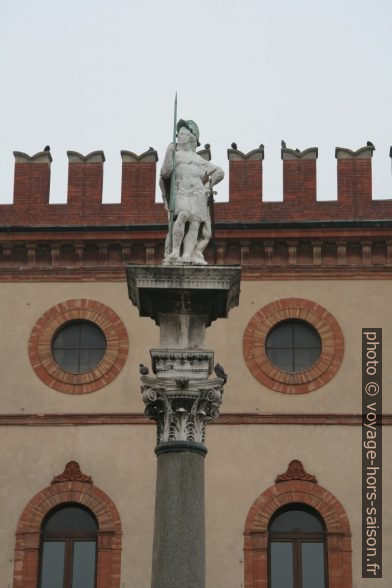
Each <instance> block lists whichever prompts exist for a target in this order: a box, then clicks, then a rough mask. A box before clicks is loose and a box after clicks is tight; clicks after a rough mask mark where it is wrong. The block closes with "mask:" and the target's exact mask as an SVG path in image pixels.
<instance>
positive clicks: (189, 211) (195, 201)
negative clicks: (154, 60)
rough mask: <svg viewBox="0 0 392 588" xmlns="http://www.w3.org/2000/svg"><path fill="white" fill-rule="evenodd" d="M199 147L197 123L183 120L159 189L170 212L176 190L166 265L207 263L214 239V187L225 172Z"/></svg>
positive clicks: (169, 153) (179, 125) (170, 147)
mask: <svg viewBox="0 0 392 588" xmlns="http://www.w3.org/2000/svg"><path fill="white" fill-rule="evenodd" d="M198 145H200V143H199V129H198V127H197V125H196V123H195V122H194V121H192V120H188V121H185V120H182V119H181V120H180V121H179V122H178V124H177V143H176V144H174V143H170V145H169V146H168V148H167V150H166V155H165V159H164V162H163V165H162V169H161V180H160V186H161V189H162V195H163V198H164V201H165V206H166V208H167V210H169V201H170V190H171V189H172V190H173V189H174V207H173V208H174V210H173V209H172V219H173V225H172V227H169V235H168V237H167V239H166V245H165V258H164V260H163V264H165V265H171V264H197V265H206V264H207V262H206V261H205V259H204V256H203V251H204V249H205V248H206V247H207V245H208V242H209V240H210V238H211V216H210V211H209V204H210V198H211V196H212V186H214V185H215V184H217V183H218V182H220V181H221V180H222V179H223V176H224V173H223V170H222V169H221V168H220V167H218V166H216V165H212V164H211V163H210V162H209V161H206V160H205V159H203V158H202V157H201V156H200V155H198V154H197V153H196V147H197V146H198ZM173 170H174V174H175V176H174V182H173V181H172V182H171V179H172V174H173ZM170 229H171V233H172V234H171V235H170Z"/></svg>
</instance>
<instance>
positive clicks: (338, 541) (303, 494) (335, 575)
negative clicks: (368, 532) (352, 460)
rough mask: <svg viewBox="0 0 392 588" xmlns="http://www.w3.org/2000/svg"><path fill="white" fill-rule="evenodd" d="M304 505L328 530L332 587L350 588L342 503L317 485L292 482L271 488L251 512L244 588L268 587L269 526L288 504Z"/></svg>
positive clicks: (246, 534)
mask: <svg viewBox="0 0 392 588" xmlns="http://www.w3.org/2000/svg"><path fill="white" fill-rule="evenodd" d="M294 503H297V504H298V503H299V504H305V505H308V506H310V507H311V508H314V509H315V510H317V512H318V513H319V514H320V515H321V517H322V518H323V520H324V523H325V527H326V549H327V562H328V563H327V566H328V586H329V588H351V586H352V569H351V530H350V523H349V520H348V517H347V514H346V512H345V510H344V508H343V506H342V505H341V503H340V502H339V501H338V500H337V499H336V498H335V496H333V495H332V494H331V493H330V492H328V490H326V489H325V488H322V487H321V486H319V485H318V484H316V483H314V482H305V481H302V480H292V481H287V482H280V483H279V484H275V485H274V486H272V487H270V488H268V490H266V491H265V492H263V493H262V494H261V495H260V496H259V497H258V498H257V499H256V500H255V502H254V503H253V505H252V507H251V508H250V510H249V513H248V516H247V519H246V524H245V530H244V556H245V557H244V566H245V568H244V573H245V583H244V588H256V587H257V588H267V586H269V584H268V524H269V521H270V520H271V517H272V516H273V514H274V513H275V512H276V511H277V510H278V509H279V508H281V507H282V506H285V505H288V504H294Z"/></svg>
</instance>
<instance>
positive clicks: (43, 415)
mask: <svg viewBox="0 0 392 588" xmlns="http://www.w3.org/2000/svg"><path fill="white" fill-rule="evenodd" d="M372 152H373V149H372V148H371V147H364V148H362V149H359V150H358V151H356V152H353V151H351V150H349V149H337V150H336V158H337V183H338V199H337V201H322V202H321V201H317V200H316V163H317V149H315V148H312V149H307V150H305V151H303V152H300V153H298V152H295V151H292V150H290V149H283V150H282V160H283V186H284V199H283V202H264V201H263V200H262V171H263V158H264V153H263V150H261V149H256V150H253V151H251V152H250V153H248V154H244V153H241V152H240V151H237V150H233V149H230V150H229V151H228V156H229V160H230V163H229V165H230V172H229V173H230V180H229V184H230V188H229V201H228V202H225V203H217V204H216V205H215V212H214V215H215V239H214V243H211V244H210V245H209V247H208V249H207V250H206V258H207V260H208V262H209V263H210V264H217V265H223V264H227V265H241V267H242V282H241V297H240V306H239V307H238V308H236V309H234V310H233V311H232V312H231V314H230V317H229V319H228V320H221V321H217V322H216V323H213V324H212V326H211V327H210V328H209V329H208V331H207V347H208V348H209V349H213V350H214V352H215V361H217V362H219V363H220V364H221V365H223V366H224V368H225V370H226V372H227V373H228V374H229V379H228V382H227V384H226V386H225V393H224V402H223V405H222V407H221V415H220V417H219V419H218V420H217V421H215V422H212V423H211V425H209V426H208V428H207V439H206V443H207V447H208V455H207V456H206V462H205V466H206V528H207V537H206V542H207V586H208V587H209V588H226V587H233V588H240V587H243V588H256V587H257V588H259V587H260V588H261V587H265V588H267V587H270V588H275V587H276V588H280V587H286V586H291V585H292V586H294V587H295V588H300V587H303V588H306V587H308V588H318V587H319V586H320V588H322V587H323V586H325V587H329V588H349V587H352V586H353V587H355V588H360V587H369V586H371V585H372V581H373V580H371V579H362V553H361V532H362V521H361V514H362V481H361V480H362V478H361V464H362V428H361V424H362V392H361V375H362V367H361V345H362V342H361V331H362V328H369V329H374V328H382V337H383V349H384V355H383V357H384V363H383V385H384V390H385V392H386V393H385V394H384V406H383V412H384V414H383V417H382V425H383V426H382V429H383V446H384V464H385V467H384V471H383V492H384V496H387V495H388V492H389V491H390V490H391V482H392V479H391V471H390V468H388V467H387V464H388V454H387V452H388V449H389V448H390V447H391V441H392V436H391V427H390V425H391V424H392V406H391V401H390V398H389V397H388V394H387V390H388V384H389V383H390V382H391V377H392V372H391V367H390V364H389V362H388V361H387V360H388V354H389V349H392V326H391V322H392V321H391V310H390V297H391V276H392V273H391V269H392V200H380V201H377V200H373V199H372V181H371V157H372ZM121 155H122V160H123V171H122V199H121V203H120V204H102V203H101V197H102V179H103V165H104V155H103V152H94V153H92V154H90V155H88V156H86V157H84V156H82V155H80V154H78V153H75V152H69V153H68V156H69V177H68V202H67V204H49V190H50V162H51V156H50V153H49V152H44V153H39V154H37V155H35V156H33V157H29V156H27V155H26V154H23V153H20V152H17V153H15V160H16V163H15V185H14V202H13V204H10V205H1V207H0V276H1V301H2V304H1V306H0V324H1V332H2V353H1V356H0V362H1V373H2V384H1V398H2V403H1V411H0V444H1V445H0V446H1V448H2V451H1V461H2V464H1V470H0V471H1V485H0V505H1V513H2V524H1V526H0V542H1V545H2V549H1V552H0V585H1V586H5V587H9V588H11V587H13V588H38V587H39V586H40V587H41V588H46V587H49V586H50V587H51V588H56V587H57V585H58V586H61V587H63V586H67V587H68V586H73V588H77V587H78V586H80V587H83V588H86V587H87V586H90V585H91V586H96V587H97V588H129V587H135V588H147V587H148V586H149V585H150V573H151V571H150V570H151V555H152V538H153V523H154V521H153V518H154V498H155V473H156V463H155V462H156V458H155V455H154V447H155V441H156V433H155V425H154V423H152V422H151V421H149V420H148V418H146V417H145V416H144V414H143V403H142V398H141V394H140V374H139V364H140V363H143V364H145V365H150V360H149V350H150V349H151V348H154V347H156V346H157V339H158V336H159V332H158V327H157V326H156V325H154V323H153V322H152V321H151V320H150V319H148V318H140V317H139V316H138V313H137V309H136V308H135V307H133V306H132V304H131V303H130V301H129V299H128V293H127V287H126V277H125V270H124V267H125V265H127V264H129V263H132V264H159V263H160V261H161V259H162V257H163V247H164V239H165V235H166V225H167V214H166V212H165V211H164V208H163V205H161V204H157V203H155V180H156V162H157V154H156V152H155V151H153V150H149V151H147V152H146V153H144V154H142V155H141V156H137V155H135V154H134V153H132V152H129V151H122V152H121ZM203 156H205V157H207V158H208V157H209V153H208V152H205V151H204V152H203ZM375 196H376V195H375ZM75 341H76V343H75ZM150 369H151V368H150ZM385 505H387V502H386V501H385ZM67 509H68V510H67ZM296 517H297V518H296ZM64 520H67V521H71V520H72V521H73V522H72V529H71V531H70V529H69V528H66V527H67V525H66V524H65V523H64ZM298 521H299V522H298ZM64 525H65V526H64ZM68 526H69V525H68ZM391 548H392V520H391V515H390V513H389V512H388V509H387V506H385V508H384V516H383V553H384V562H383V578H382V579H378V580H377V581H376V580H374V582H377V586H380V587H381V586H383V587H385V588H386V587H387V586H389V585H390V582H391V578H392V565H391V562H390V561H389V559H388V553H389V551H390V550H391ZM86 562H87V563H86ZM88 562H90V564H91V565H90V564H88ZM89 565H90V568H89ZM282 569H283V570H285V571H283V572H282ZM285 574H286V575H285ZM56 582H57V583H56ZM91 582H92V584H91ZM290 582H291V584H290Z"/></svg>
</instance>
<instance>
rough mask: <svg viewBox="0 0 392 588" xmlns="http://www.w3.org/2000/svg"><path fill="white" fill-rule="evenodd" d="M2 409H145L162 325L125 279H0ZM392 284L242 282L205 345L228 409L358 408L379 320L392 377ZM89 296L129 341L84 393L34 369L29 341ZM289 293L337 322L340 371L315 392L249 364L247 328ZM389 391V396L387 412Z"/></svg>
mask: <svg viewBox="0 0 392 588" xmlns="http://www.w3.org/2000/svg"><path fill="white" fill-rule="evenodd" d="M0 292H1V294H0V295H1V305H0V324H1V333H2V337H1V341H0V345H1V353H0V370H1V374H2V384H1V399H2V405H1V412H3V413H7V412H10V413H14V412H25V413H29V412H32V413H36V412H38V413H42V412H101V411H107V412H120V411H125V412H140V411H141V410H142V403H141V399H140V387H139V373H138V365H139V363H141V362H142V363H145V364H149V349H150V348H152V347H156V346H157V345H158V337H159V335H158V328H157V327H156V326H155V324H154V323H153V321H151V320H150V319H148V318H140V317H139V316H138V313H137V310H136V308H135V307H133V306H132V304H131V303H130V301H129V300H128V294H127V288H126V285H125V283H81V282H78V283H26V284H23V283H18V284H12V283H5V284H2V285H1V290H0ZM391 294H392V284H391V282H390V281H387V280H379V281H364V280H346V281H345V280H336V281H333V280H327V281H321V280H319V281H299V280H296V281H269V282H267V281H260V282H251V281H248V282H246V281H244V282H242V285H241V297H240V306H239V308H236V309H233V310H232V311H231V313H230V318H229V320H220V321H217V322H215V323H213V325H212V327H210V328H209V329H208V331H207V337H206V345H205V346H206V347H208V348H211V349H214V350H215V359H216V361H219V362H220V363H221V364H222V365H223V366H224V367H225V368H226V370H227V371H228V373H229V381H228V384H227V386H226V391H225V401H224V406H223V410H224V411H225V412H254V411H258V412H288V413H291V412H309V413H319V412H332V413H337V412H343V413H345V412H355V413H358V412H360V411H361V328H362V327H382V328H383V345H384V365H383V372H384V373H383V375H384V387H386V386H387V385H388V383H390V382H391V380H392V367H391V364H390V363H389V362H387V361H386V360H387V358H388V350H390V349H392V320H391V319H392V312H391V304H390V300H391ZM79 297H81V298H91V299H93V300H98V301H100V302H103V303H104V304H106V305H108V306H109V307H111V308H112V309H113V310H114V311H115V312H117V314H119V316H120V317H121V319H122V320H123V322H124V323H125V325H126V327H127V330H128V335H129V342H130V350H129V356H128V360H127V362H126V364H125V366H124V368H123V370H122V372H121V373H120V375H119V376H118V377H117V378H116V379H115V380H114V381H113V382H112V383H111V384H109V385H108V386H106V387H105V388H103V389H101V390H98V391H96V392H93V393H91V394H87V395H82V396H79V395H77V396H73V395H67V394H63V393H61V392H56V391H55V390H52V389H50V388H48V387H47V386H45V385H44V384H43V383H42V382H41V381H40V380H39V379H38V378H37V376H36V375H35V373H34V372H33V370H32V368H31V365H30V362H29V359H28V355H27V345H28V340H29V337H30V333H31V330H32V328H33V325H34V324H35V322H36V321H37V320H38V318H39V317H40V316H41V315H42V314H43V313H44V312H45V311H46V310H48V308H50V307H51V306H53V305H54V304H57V303H58V302H61V301H63V300H67V299H70V298H79ZM287 297H300V298H307V299H309V300H313V301H316V302H318V303H319V304H321V305H322V306H324V307H325V308H326V309H327V310H328V311H329V312H331V313H332V314H333V315H334V317H335V318H336V319H337V321H338V322H339V324H340V326H341V329H342V331H343V334H344V340H345V355H344V358H343V364H342V366H341V368H340V370H339V371H338V373H337V374H336V376H335V377H334V378H333V379H332V380H331V381H330V382H329V383H328V384H327V385H326V386H324V387H322V388H320V389H319V390H316V391H314V392H312V393H310V394H305V395H286V394H280V393H278V392H274V391H272V390H269V389H268V388H266V387H264V386H263V385H262V384H260V383H259V382H258V381H257V380H256V379H255V378H254V377H253V376H252V374H251V373H250V372H249V370H248V369H247V366H246V365H245V362H244V359H243V352H242V338H243V333H244V330H245V328H246V325H247V323H248V321H249V319H250V318H251V317H252V316H253V314H255V313H256V312H257V311H258V310H259V309H260V308H262V307H263V306H265V305H266V304H269V303H270V302H273V301H275V300H278V299H280V298H287ZM391 410H392V398H391V397H390V395H384V411H385V412H391Z"/></svg>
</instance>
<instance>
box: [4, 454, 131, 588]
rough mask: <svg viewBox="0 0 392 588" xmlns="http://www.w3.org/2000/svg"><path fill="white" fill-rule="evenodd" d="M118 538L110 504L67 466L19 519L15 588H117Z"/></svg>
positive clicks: (116, 515) (117, 523) (89, 481)
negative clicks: (70, 587)
mask: <svg viewBox="0 0 392 588" xmlns="http://www.w3.org/2000/svg"><path fill="white" fill-rule="evenodd" d="M121 534H122V533H121V520H120V514H119V512H118V510H117V508H116V506H115V505H114V503H113V502H112V501H111V500H110V498H109V496H107V494H105V492H103V491H102V490H101V489H100V488H97V487H96V486H94V484H93V481H92V479H91V477H90V476H87V475H86V474H84V473H83V472H81V471H80V467H79V464H78V463H77V462H76V461H70V462H68V463H67V465H66V466H65V469H64V471H63V473H62V474H59V475H58V476H54V478H53V480H52V483H51V484H50V486H48V487H47V488H43V490H41V491H40V492H38V494H36V495H35V496H34V497H33V498H32V499H31V500H30V501H29V502H28V504H27V505H26V507H25V509H24V510H23V512H22V514H21V516H20V519H19V522H18V526H17V529H16V543H15V557H14V583H13V588H37V587H39V588H48V587H50V588H57V587H58V586H59V587H60V588H68V587H69V586H71V585H72V588H120V584H121ZM93 572H94V574H93ZM91 578H92V579H91ZM67 582H68V583H67Z"/></svg>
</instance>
